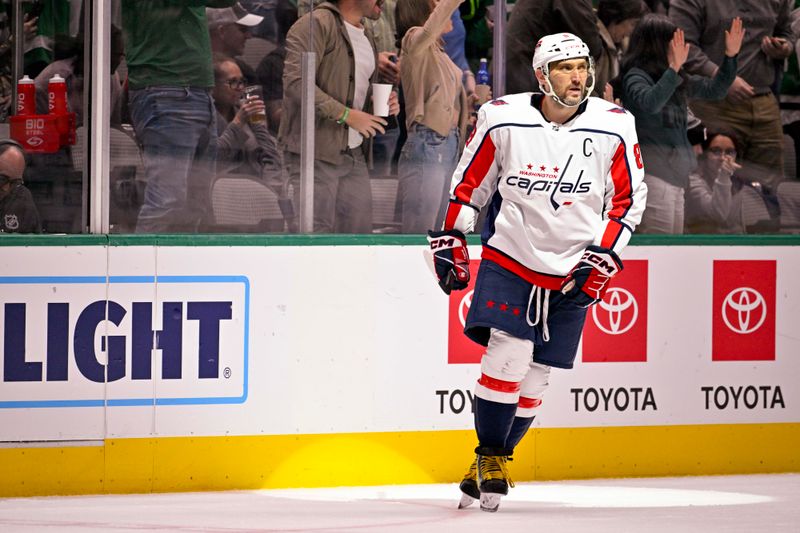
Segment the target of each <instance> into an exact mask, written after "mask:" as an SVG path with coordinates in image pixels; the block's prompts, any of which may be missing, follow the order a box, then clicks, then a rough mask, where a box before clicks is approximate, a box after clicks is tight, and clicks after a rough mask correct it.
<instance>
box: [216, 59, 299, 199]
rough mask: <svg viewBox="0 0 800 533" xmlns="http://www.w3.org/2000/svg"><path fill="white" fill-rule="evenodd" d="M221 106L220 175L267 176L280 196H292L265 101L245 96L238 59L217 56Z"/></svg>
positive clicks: (218, 152) (217, 91)
mask: <svg viewBox="0 0 800 533" xmlns="http://www.w3.org/2000/svg"><path fill="white" fill-rule="evenodd" d="M214 78H215V81H216V85H215V86H214V93H213V94H214V105H215V106H216V108H217V135H218V137H217V175H220V174H223V173H233V174H246V175H249V176H254V177H257V178H260V179H263V180H264V182H265V184H266V185H267V186H268V187H269V188H270V189H272V190H273V192H275V194H277V195H278V196H279V197H280V198H288V180H287V179H284V176H285V173H284V172H283V157H282V155H281V153H280V151H279V150H278V145H277V142H276V140H275V138H274V137H273V136H272V135H271V134H270V133H269V131H268V130H267V119H266V114H265V108H264V102H263V100H261V98H260V97H254V98H250V99H245V91H244V88H245V79H244V77H243V76H242V71H241V70H239V66H238V65H237V64H236V61H234V60H233V59H231V58H229V57H219V56H215V59H214Z"/></svg>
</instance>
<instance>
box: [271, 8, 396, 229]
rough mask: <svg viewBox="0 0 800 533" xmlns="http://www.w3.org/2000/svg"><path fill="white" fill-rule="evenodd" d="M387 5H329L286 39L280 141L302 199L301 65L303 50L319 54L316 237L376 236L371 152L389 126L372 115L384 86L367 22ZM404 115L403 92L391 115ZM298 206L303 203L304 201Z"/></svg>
mask: <svg viewBox="0 0 800 533" xmlns="http://www.w3.org/2000/svg"><path fill="white" fill-rule="evenodd" d="M381 6H382V0H338V1H336V2H323V3H322V4H320V5H318V6H316V7H315V8H314V10H313V11H312V12H310V13H307V14H305V15H303V16H302V17H301V18H300V19H298V20H297V22H295V23H294V24H293V25H292V27H291V28H290V29H289V32H288V34H287V36H286V62H285V64H284V70H283V95H284V98H283V108H282V117H283V118H282V119H281V124H280V129H279V130H278V140H279V142H280V144H281V146H282V148H283V149H284V150H285V153H284V158H285V164H286V166H287V168H288V171H289V176H290V179H291V181H292V182H293V183H294V189H295V193H296V194H298V195H299V189H300V188H299V186H298V184H299V176H300V115H301V113H300V111H301V107H300V106H301V103H300V94H301V61H302V54H303V52H306V51H311V52H315V53H316V88H315V95H314V105H315V124H314V132H315V135H316V138H315V143H314V232H315V233H332V232H335V233H371V232H372V190H371V187H370V182H369V173H368V171H367V164H368V162H369V161H370V159H371V155H372V138H373V137H375V135H377V134H378V133H384V131H385V130H384V128H385V126H386V124H387V123H386V120H385V119H383V118H381V117H378V116H375V115H373V114H371V113H370V111H371V107H372V104H371V92H372V91H371V83H372V82H375V81H377V79H376V78H377V74H378V69H377V68H376V65H377V52H376V49H375V40H374V37H373V35H372V32H371V31H370V29H369V28H366V27H364V25H363V24H362V20H363V19H364V18H369V19H372V20H374V19H377V18H378V17H380V14H381V9H382V8H381ZM312 19H313V25H312V23H311V22H312ZM312 27H313V28H314V35H313V39H312V35H311V28H312ZM312 42H313V46H314V47H313V49H311V48H310V43H312ZM399 111H400V106H399V104H398V103H397V94H396V93H392V96H391V98H390V99H389V112H390V113H391V114H393V115H396V114H397V113H398V112H399ZM296 200H299V198H296ZM295 204H296V205H299V203H298V201H296V202H295Z"/></svg>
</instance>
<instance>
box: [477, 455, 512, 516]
mask: <svg viewBox="0 0 800 533" xmlns="http://www.w3.org/2000/svg"><path fill="white" fill-rule="evenodd" d="M508 460H510V457H508V456H507V455H480V454H478V487H479V489H480V493H481V498H480V499H481V511H487V512H490V513H493V512H495V511H497V508H498V507H500V498H501V497H502V496H505V495H506V494H508V487H509V486H511V487H513V486H514V482H513V481H512V480H511V477H510V476H509V475H508V469H507V468H506V461H508Z"/></svg>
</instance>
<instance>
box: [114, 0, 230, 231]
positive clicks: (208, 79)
mask: <svg viewBox="0 0 800 533" xmlns="http://www.w3.org/2000/svg"><path fill="white" fill-rule="evenodd" d="M234 3H235V0H123V2H122V20H123V28H124V30H125V37H126V45H127V49H126V59H127V64H128V88H129V95H130V96H129V106H130V114H131V121H132V123H133V127H134V131H135V132H136V137H137V140H138V142H139V144H140V145H141V147H142V156H143V160H144V167H145V173H146V175H147V188H146V189H145V194H144V203H143V205H142V209H141V210H140V212H139V219H138V221H137V224H136V231H137V233H163V232H172V233H176V232H196V231H198V230H199V229H200V228H201V224H202V222H203V215H204V213H206V212H208V211H209V210H208V209H207V207H208V206H207V204H208V192H207V191H208V188H209V181H210V179H211V176H212V175H213V167H214V158H215V153H214V152H215V145H216V139H215V136H216V124H215V120H216V114H215V111H214V103H213V100H212V98H211V89H212V87H213V86H214V73H213V68H212V63H211V44H210V41H209V36H208V26H207V21H206V11H205V8H206V7H230V6H232V5H233V4H234Z"/></svg>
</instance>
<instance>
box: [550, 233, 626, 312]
mask: <svg viewBox="0 0 800 533" xmlns="http://www.w3.org/2000/svg"><path fill="white" fill-rule="evenodd" d="M620 270H622V260H621V259H620V258H619V256H617V254H616V253H614V251H613V250H610V249H609V248H603V247H601V246H595V245H591V246H589V247H588V248H586V251H585V252H583V257H581V260H580V261H578V264H577V265H575V267H574V268H573V269H572V270H571V271H570V273H569V274H567V277H566V278H565V279H564V283H562V284H561V293H562V294H564V295H565V296H567V297H568V298H573V299H574V300H575V303H576V304H578V305H579V306H581V307H589V306H590V305H592V304H596V303H597V302H599V301H600V300H602V299H603V296H604V295H605V294H606V290H607V289H608V284H609V282H610V281H611V278H612V277H614V275H615V274H616V273H617V272H619V271H620Z"/></svg>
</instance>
